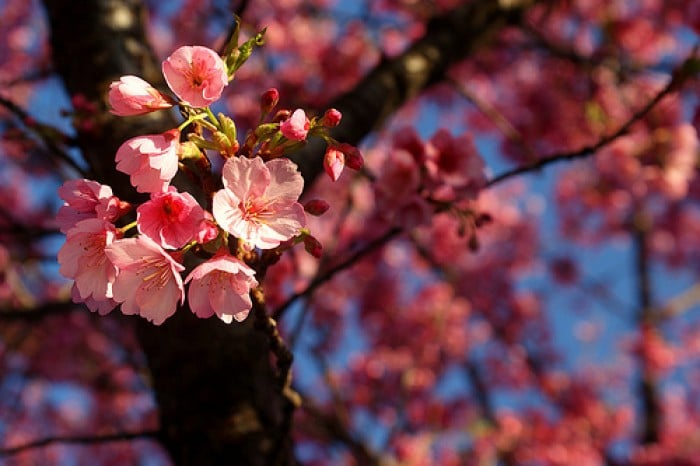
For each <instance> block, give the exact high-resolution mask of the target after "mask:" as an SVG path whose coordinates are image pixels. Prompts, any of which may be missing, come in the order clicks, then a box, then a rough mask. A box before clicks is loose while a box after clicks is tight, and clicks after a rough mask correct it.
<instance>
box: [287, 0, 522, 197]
mask: <svg viewBox="0 0 700 466" xmlns="http://www.w3.org/2000/svg"><path fill="white" fill-rule="evenodd" d="M532 3H534V1H533V0H514V1H495V0H476V1H473V2H468V3H467V4H465V5H463V6H460V7H458V8H455V9H453V10H451V11H448V12H446V13H445V14H443V15H441V16H437V17H435V18H433V19H432V20H431V21H430V22H429V23H428V27H427V30H426V33H425V35H424V36H423V37H422V38H421V39H419V40H417V41H416V42H415V43H414V44H413V45H411V46H410V47H409V48H408V50H406V52H404V53H403V54H402V55H400V56H398V57H395V58H392V59H384V60H383V61H382V62H381V63H379V64H378V65H377V66H376V67H375V68H374V69H373V70H372V71H371V72H370V73H369V74H367V76H365V78H363V79H362V81H360V82H359V83H358V84H357V85H356V86H355V88H354V89H352V90H351V91H350V92H348V93H346V94H344V95H342V96H340V97H338V98H337V99H335V100H334V101H333V102H330V103H329V105H328V106H329V107H334V108H337V109H338V110H340V111H341V112H342V114H343V121H342V123H341V124H340V125H339V126H338V127H336V128H334V129H333V130H332V131H331V136H333V137H334V138H335V139H337V140H338V141H343V142H347V143H350V144H358V143H359V142H360V141H361V140H362V139H363V138H364V137H365V136H366V135H367V134H369V133H370V132H372V131H373V130H375V129H377V128H378V127H380V126H381V125H382V124H383V123H384V122H385V121H386V119H387V118H388V117H389V116H390V115H392V114H393V113H394V112H395V111H396V110H398V109H399V108H400V107H401V106H402V105H404V104H405V103H406V102H408V101H409V100H411V99H413V98H414V97H416V96H418V95H419V94H420V93H421V92H422V91H424V90H425V89H426V88H428V87H429V86H431V85H433V84H436V83H438V82H441V81H442V80H444V78H445V74H446V72H447V70H448V69H449V68H450V66H451V65H453V64H455V63H457V62H459V61H460V60H462V59H464V58H466V57H468V56H469V55H470V54H472V53H473V52H474V51H476V50H478V49H479V48H480V47H483V46H484V45H485V44H487V43H488V42H489V41H491V40H492V39H493V38H494V36H496V34H497V33H498V32H500V31H501V30H502V29H504V28H505V27H507V26H509V25H513V24H518V23H519V22H520V20H521V18H522V15H523V13H524V12H525V11H526V10H527V8H528V7H529V6H530V5H531V4H532ZM324 147H325V143H324V142H323V141H321V140H319V139H312V140H311V141H309V144H308V145H307V146H306V147H305V148H304V149H302V150H300V151H298V152H296V153H295V154H294V156H293V157H292V158H293V160H294V161H295V162H296V163H297V165H299V168H300V170H301V173H302V175H303V176H304V180H305V181H306V185H307V186H310V185H311V182H312V181H313V180H314V179H315V178H316V176H318V175H319V174H320V173H322V171H323V169H322V166H323V164H322V162H323V154H324Z"/></svg>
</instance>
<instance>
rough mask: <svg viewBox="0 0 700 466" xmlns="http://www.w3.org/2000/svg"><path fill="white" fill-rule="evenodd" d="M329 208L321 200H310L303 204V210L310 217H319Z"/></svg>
mask: <svg viewBox="0 0 700 466" xmlns="http://www.w3.org/2000/svg"><path fill="white" fill-rule="evenodd" d="M330 206H331V205H330V204H329V203H327V202H326V201H324V200H323V199H312V200H310V201H309V202H307V203H306V204H304V210H305V211H306V212H308V213H309V214H311V215H314V216H319V215H323V214H325V213H326V211H327V210H328V209H329V208H330Z"/></svg>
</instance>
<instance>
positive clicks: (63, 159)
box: [0, 97, 87, 177]
mask: <svg viewBox="0 0 700 466" xmlns="http://www.w3.org/2000/svg"><path fill="white" fill-rule="evenodd" d="M0 105H2V106H3V107H5V108H6V109H8V110H9V111H10V112H11V113H12V114H14V115H15V116H16V117H17V118H18V119H19V120H20V121H21V122H22V123H23V124H24V125H25V126H26V127H27V128H28V129H29V130H30V131H31V132H32V133H34V134H35V135H36V136H37V137H38V138H39V139H40V140H41V141H42V142H43V143H44V145H45V146H46V148H47V149H48V150H49V152H50V154H51V155H53V157H54V160H56V161H57V162H59V163H58V164H57V165H59V166H60V163H64V164H66V165H68V166H69V167H70V168H72V169H73V170H75V171H76V172H77V173H78V174H79V175H81V176H83V177H85V176H87V174H86V173H85V170H83V168H82V167H81V166H80V165H78V164H77V163H75V160H73V159H72V158H71V157H70V155H68V153H67V152H66V151H64V150H63V149H61V147H60V146H59V144H58V142H57V141H56V138H57V137H60V138H62V139H64V140H68V139H69V138H68V137H67V136H65V135H63V134H61V133H60V132H59V131H58V130H57V129H55V128H52V127H50V126H48V125H44V124H41V123H38V122H37V121H36V120H35V119H34V118H33V117H32V116H30V115H29V114H28V113H27V112H26V111H24V109H23V108H22V107H20V106H19V105H17V104H16V103H14V102H12V101H11V100H9V99H6V98H4V97H0Z"/></svg>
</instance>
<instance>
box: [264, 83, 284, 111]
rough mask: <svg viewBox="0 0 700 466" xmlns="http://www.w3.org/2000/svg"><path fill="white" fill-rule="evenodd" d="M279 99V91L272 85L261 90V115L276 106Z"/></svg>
mask: <svg viewBox="0 0 700 466" xmlns="http://www.w3.org/2000/svg"><path fill="white" fill-rule="evenodd" d="M279 100H280V93H279V91H278V90H277V89H275V88H274V87H272V88H270V89H268V90H266V91H265V92H263V94H262V95H261V96H260V112H261V113H262V114H263V115H266V114H267V113H269V112H270V110H272V109H273V108H275V107H276V106H277V103H278V102H279Z"/></svg>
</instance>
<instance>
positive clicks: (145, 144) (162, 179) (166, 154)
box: [115, 129, 180, 193]
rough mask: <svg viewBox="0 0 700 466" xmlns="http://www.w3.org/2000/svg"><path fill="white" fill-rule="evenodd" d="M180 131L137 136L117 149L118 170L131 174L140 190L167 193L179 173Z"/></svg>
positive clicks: (135, 185) (137, 188)
mask: <svg viewBox="0 0 700 466" xmlns="http://www.w3.org/2000/svg"><path fill="white" fill-rule="evenodd" d="M179 147H180V131H178V130H177V129H173V130H170V131H166V132H165V133H163V134H152V135H147V136H136V137H134V138H131V139H129V140H127V141H126V142H124V143H123V144H122V145H121V146H120V147H119V149H118V150H117V155H116V159H115V160H116V162H117V170H119V171H121V172H123V173H126V174H127V175H129V178H130V180H131V184H132V185H133V186H134V187H135V188H136V190H137V191H138V192H140V193H155V192H163V191H165V190H166V189H167V187H168V185H169V184H170V181H171V180H172V179H173V177H174V176H175V173H177V168H178V150H179Z"/></svg>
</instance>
